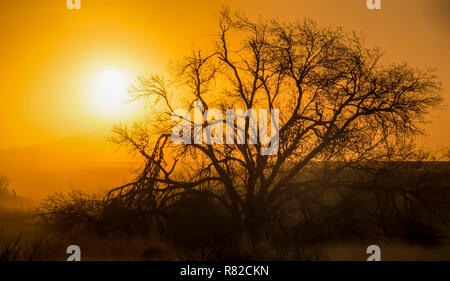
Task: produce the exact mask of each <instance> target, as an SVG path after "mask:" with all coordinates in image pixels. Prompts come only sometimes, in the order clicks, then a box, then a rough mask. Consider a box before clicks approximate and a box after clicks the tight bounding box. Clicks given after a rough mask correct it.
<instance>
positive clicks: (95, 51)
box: [0, 0, 450, 148]
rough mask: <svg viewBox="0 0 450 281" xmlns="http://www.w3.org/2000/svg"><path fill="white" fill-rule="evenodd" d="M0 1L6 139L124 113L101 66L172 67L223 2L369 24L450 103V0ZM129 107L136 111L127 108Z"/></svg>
mask: <svg viewBox="0 0 450 281" xmlns="http://www.w3.org/2000/svg"><path fill="white" fill-rule="evenodd" d="M381 1H382V10H377V11H375V10H368V9H367V8H366V0H270V1H268V0H258V1H256V0H246V1H239V0H231V1H213V0H200V1H193V0H191V1H184V0H172V1H169V0H166V1H143V0H141V1H137V0H127V1H124V0H81V2H82V9H81V10H68V9H67V8H66V3H65V2H66V1H65V0H39V1H36V0H10V1H0V38H1V40H2V43H1V44H0V63H1V68H0V131H1V138H0V148H1V147H15V146H23V145H32V144H37V143H42V142H46V141H49V140H54V139H58V138H63V137H68V136H72V135H80V134H83V133H86V132H91V131H95V130H97V129H98V128H101V127H104V126H106V125H109V124H112V123H115V122H118V121H120V120H121V118H124V117H125V116H124V115H120V116H119V115H117V116H113V115H102V114H99V113H96V112H95V104H93V102H92V98H91V96H92V95H93V90H92V89H93V85H95V83H97V81H96V79H97V80H98V75H99V73H102V72H104V71H106V70H116V71H120V72H122V73H125V74H126V75H127V77H134V76H135V75H136V74H138V73H142V72H145V71H147V72H151V73H153V72H163V71H164V70H165V67H166V64H167V62H168V61H169V60H170V59H176V58H177V57H178V56H180V55H181V54H183V53H186V52H187V51H189V50H190V48H192V47H198V46H199V45H201V44H202V42H204V41H208V40H212V38H211V37H210V36H208V35H212V34H214V33H215V13H216V12H217V11H218V9H219V8H220V7H221V6H222V5H224V4H227V5H229V6H230V7H231V8H232V9H238V10H241V11H242V12H244V13H246V14H247V15H249V16H250V17H256V16H258V15H261V16H263V17H270V18H278V19H280V20H293V19H297V18H300V19H301V18H304V17H309V18H312V19H314V20H316V21H317V22H319V23H320V24H323V25H335V26H342V27H343V28H344V29H345V30H348V31H351V30H356V31H363V32H364V34H365V35H366V37H367V43H368V45H370V46H375V45H377V46H380V47H382V48H383V49H384V50H385V51H387V59H388V60H389V61H398V62H404V61H405V62H408V63H409V64H411V65H413V66H418V67H433V68H436V69H437V70H438V74H439V76H440V79H441V80H442V81H443V83H444V87H445V89H446V90H445V97H446V103H447V104H448V100H449V97H450V96H449V94H448V89H449V86H450V78H449V75H450V66H449V65H448V62H449V58H450V57H449V54H450V51H449V47H450V44H449V43H450V41H449V40H450V39H449V36H448V34H449V31H450V17H449V10H450V9H449V8H450V1H448V0H432V1H430V0H381ZM435 115H436V116H434V118H433V121H432V123H431V124H430V125H429V126H428V133H429V137H427V138H426V139H425V140H424V141H425V142H426V143H427V144H429V145H432V146H434V145H447V144H448V143H449V138H450V130H449V125H448V124H449V122H450V113H449V110H448V109H445V110H443V111H441V112H436V114H435ZM128 117H129V116H128Z"/></svg>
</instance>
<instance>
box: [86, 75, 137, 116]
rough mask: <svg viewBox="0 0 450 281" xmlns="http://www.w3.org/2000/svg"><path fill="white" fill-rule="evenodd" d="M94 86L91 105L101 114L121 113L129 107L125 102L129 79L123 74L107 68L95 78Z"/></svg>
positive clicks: (115, 114) (112, 114)
mask: <svg viewBox="0 0 450 281" xmlns="http://www.w3.org/2000/svg"><path fill="white" fill-rule="evenodd" d="M94 83H95V87H94V90H93V93H92V96H91V97H92V101H91V102H92V105H93V107H94V110H95V111H96V112H98V113H100V114H102V115H108V116H118V115H122V114H123V113H125V112H126V111H128V109H129V108H130V105H129V104H128V103H127V89H128V87H129V80H128V79H127V78H126V76H125V74H124V73H122V72H120V71H116V70H108V71H105V72H103V73H101V74H100V75H98V76H97V77H96V79H95V82H94Z"/></svg>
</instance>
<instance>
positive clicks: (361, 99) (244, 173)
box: [106, 9, 441, 237]
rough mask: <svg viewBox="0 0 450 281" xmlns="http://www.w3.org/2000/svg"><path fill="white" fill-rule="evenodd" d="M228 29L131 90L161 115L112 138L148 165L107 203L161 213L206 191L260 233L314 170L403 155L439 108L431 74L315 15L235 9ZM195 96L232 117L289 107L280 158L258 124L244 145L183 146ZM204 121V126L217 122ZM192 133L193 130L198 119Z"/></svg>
mask: <svg viewBox="0 0 450 281" xmlns="http://www.w3.org/2000/svg"><path fill="white" fill-rule="evenodd" d="M218 24H219V25H218V27H219V28H218V31H219V32H218V34H217V36H216V39H217V40H216V45H215V49H213V50H211V51H208V50H198V51H195V52H193V53H192V55H190V56H187V57H185V58H184V59H182V60H181V61H180V62H179V63H177V65H176V67H174V71H173V74H174V77H173V78H174V79H169V80H165V79H164V78H162V77H160V76H157V75H146V76H141V77H139V79H138V82H137V83H136V84H135V85H134V86H133V87H132V90H131V94H132V95H133V97H134V98H136V99H139V98H147V99H148V100H149V101H151V102H152V105H153V106H152V109H151V114H149V118H148V119H147V120H145V121H144V122H142V123H139V124H136V125H135V126H133V127H131V128H127V127H123V126H119V127H116V128H115V129H114V131H115V133H116V135H115V138H114V140H115V141H116V142H117V143H120V144H125V145H127V146H129V147H130V148H131V149H132V150H133V151H137V152H138V153H140V154H141V155H142V156H143V157H144V158H145V160H146V164H145V166H144V167H143V169H142V171H141V173H140V175H139V176H138V177H137V179H136V181H134V182H132V183H129V184H127V185H124V186H121V187H118V188H115V189H113V190H111V192H109V193H108V195H107V197H106V200H107V202H113V201H118V200H120V201H123V202H126V204H128V207H129V208H130V209H139V210H141V211H142V212H141V214H142V216H148V215H149V214H151V215H152V216H155V218H161V217H164V213H165V210H166V209H167V208H168V207H169V206H170V204H172V203H173V202H175V201H176V200H178V199H179V198H181V197H182V196H184V195H186V194H189V193H194V194H197V193H200V194H202V195H203V196H205V198H207V197H209V198H211V200H214V201H217V202H218V203H220V204H221V205H222V206H223V207H224V208H225V209H226V210H227V211H228V212H229V214H230V217H231V218H232V220H233V222H234V225H235V227H236V228H239V229H244V230H245V231H247V232H248V233H250V234H251V235H252V236H253V237H257V236H258V233H259V232H260V230H261V229H262V227H263V226H264V224H265V223H266V222H267V221H269V220H270V218H271V217H272V216H273V215H274V214H276V213H277V212H278V210H280V208H282V207H283V206H286V205H287V204H289V202H290V201H291V200H293V199H294V196H292V194H293V192H295V193H300V194H301V192H302V190H303V188H304V185H305V184H307V182H308V179H309V178H308V177H309V173H310V169H308V166H311V165H322V166H323V165H328V167H332V168H333V170H334V174H336V173H337V172H338V171H341V170H342V169H343V168H344V167H347V166H349V165H355V164H357V163H361V162H363V161H370V160H378V161H382V160H389V159H395V158H396V157H398V156H400V155H402V153H403V152H404V150H405V149H404V148H405V147H406V146H407V145H408V144H409V143H410V140H411V139H412V138H413V137H414V135H416V134H418V133H420V132H421V127H420V124H422V123H423V121H424V119H425V117H426V116H427V114H428V113H429V112H430V110H431V109H433V108H434V107H436V106H437V105H438V104H439V103H440V101H441V97H440V95H439V91H440V83H439V82H438V81H437V78H436V76H435V74H434V72H433V71H431V70H420V69H415V68H411V67H409V66H408V65H406V64H393V65H384V64H382V62H381V60H382V57H383V52H382V51H381V50H379V49H378V48H367V47H365V46H364V44H363V40H362V39H361V38H360V37H359V36H357V35H355V34H354V33H353V34H349V33H346V32H344V31H342V30H341V29H339V28H323V27H320V26H318V25H317V24H315V23H314V22H312V21H309V20H305V21H297V22H293V23H281V22H278V21H263V20H260V21H257V22H254V21H252V20H250V19H248V18H246V17H245V16H242V15H240V14H238V13H230V12H229V11H228V10H226V9H225V10H223V11H221V13H220V17H219V22H218ZM194 101H201V102H202V104H203V113H205V112H206V110H208V109H211V108H217V109H219V110H220V111H221V112H222V114H223V115H225V112H226V109H235V108H242V109H243V110H244V111H246V110H248V109H251V108H253V109H266V110H268V111H269V112H270V111H271V110H272V109H279V110H280V124H279V151H278V152H277V153H276V154H274V155H262V154H261V153H260V151H261V148H262V147H265V145H264V144H262V143H261V142H260V141H259V140H258V141H257V142H256V143H255V144H252V143H251V142H250V141H249V138H250V137H251V132H250V131H249V128H250V126H249V122H250V120H249V118H246V119H245V122H246V124H245V140H246V141H245V144H212V145H208V144H195V143H192V144H175V143H173V142H172V141H171V130H172V128H173V127H174V126H175V124H176V123H175V122H174V121H172V119H171V116H172V115H173V114H174V111H175V109H177V108H186V109H189V110H190V111H191V112H192V110H193V105H194ZM202 122H203V126H202V127H203V128H205V127H207V126H208V125H210V124H211V123H212V122H214V121H211V120H208V119H205V118H204V120H203V121H202ZM191 127H192V128H193V130H192V132H194V131H195V128H194V127H195V124H194V122H192V123H191ZM234 135H235V136H234V137H235V139H237V137H238V136H237V135H238V130H237V129H236V128H234ZM193 137H194V135H192V136H191V138H193ZM271 141H272V142H273V141H275V140H274V139H272V140H271ZM300 182H301V183H300Z"/></svg>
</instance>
